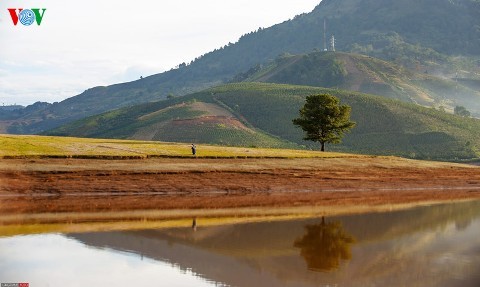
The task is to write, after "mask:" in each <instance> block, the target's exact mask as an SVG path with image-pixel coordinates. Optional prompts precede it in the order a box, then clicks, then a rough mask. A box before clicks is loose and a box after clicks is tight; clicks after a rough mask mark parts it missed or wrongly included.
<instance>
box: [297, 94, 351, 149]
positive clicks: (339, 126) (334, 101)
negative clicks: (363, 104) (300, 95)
mask: <svg viewBox="0 0 480 287" xmlns="http://www.w3.org/2000/svg"><path fill="white" fill-rule="evenodd" d="M350 111H351V107H350V106H347V105H340V100H339V99H338V98H336V97H334V96H331V95H328V94H322V95H310V96H307V98H306V103H305V105H304V106H303V107H302V108H301V109H300V117H299V118H296V119H294V120H293V124H294V125H297V126H299V127H301V128H302V129H303V130H304V131H305V137H304V138H303V139H304V140H311V141H316V142H319V143H320V144H321V150H322V151H325V143H340V142H341V139H342V137H343V136H344V134H345V132H347V131H349V130H350V129H352V128H353V127H354V126H355V123H354V122H351V121H350Z"/></svg>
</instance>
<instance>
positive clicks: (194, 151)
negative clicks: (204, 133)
mask: <svg viewBox="0 0 480 287" xmlns="http://www.w3.org/2000/svg"><path fill="white" fill-rule="evenodd" d="M196 154H197V147H196V146H195V144H192V155H196Z"/></svg>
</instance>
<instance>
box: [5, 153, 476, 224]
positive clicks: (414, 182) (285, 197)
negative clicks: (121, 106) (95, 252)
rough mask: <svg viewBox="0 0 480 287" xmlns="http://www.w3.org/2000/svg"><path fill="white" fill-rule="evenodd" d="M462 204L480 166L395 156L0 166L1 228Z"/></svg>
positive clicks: (13, 162)
mask: <svg viewBox="0 0 480 287" xmlns="http://www.w3.org/2000/svg"><path fill="white" fill-rule="evenodd" d="M463 199H480V168H479V167H475V166H467V165H458V164H450V163H438V162H424V161H413V160H405V159H399V158H393V157H365V158H330V159H178V158H176V159H145V160H83V159H2V160H0V221H1V217H2V216H3V217H5V216H12V215H17V216H20V215H29V214H52V213H62V214H65V213H92V212H93V213H97V214H101V213H102V212H107V211H109V212H122V211H140V210H142V211H145V210H195V209H202V210H215V209H225V208H229V209H231V208H234V209H241V208H252V207H253V208H260V209H261V208H266V207H269V208H271V207H276V208H285V207H302V206H310V207H312V206H325V207H334V206H339V207H342V208H345V207H348V206H352V207H354V206H372V207H374V206H380V205H395V204H397V205H398V204H411V203H425V202H433V201H434V202H443V201H453V200H463ZM99 212H100V213H99ZM164 216H166V215H164ZM90 220H91V219H90Z"/></svg>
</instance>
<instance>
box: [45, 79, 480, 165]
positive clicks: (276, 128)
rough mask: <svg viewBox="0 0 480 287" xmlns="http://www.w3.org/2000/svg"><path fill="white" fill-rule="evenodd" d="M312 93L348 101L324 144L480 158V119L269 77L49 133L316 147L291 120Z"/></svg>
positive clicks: (402, 153) (416, 154)
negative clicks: (339, 131) (347, 117)
mask: <svg viewBox="0 0 480 287" xmlns="http://www.w3.org/2000/svg"><path fill="white" fill-rule="evenodd" d="M318 93H330V94H333V95H335V96H338V97H339V98H340V100H341V102H342V103H346V104H348V105H350V106H351V107H352V119H353V120H354V121H355V122H356V123H357V126H356V128H354V129H353V130H352V132H351V133H350V134H347V136H346V137H345V138H344V141H343V143H342V144H341V145H338V146H332V145H329V146H328V145H327V150H328V149H329V150H334V151H343V152H356V153H365V154H380V155H400V156H406V157H411V158H425V159H426V158H428V159H446V160H455V159H471V158H477V157H479V156H480V133H479V132H478V131H480V120H477V119H472V118H462V117H458V116H454V115H450V114H447V113H445V112H441V111H438V110H435V109H430V108H424V107H420V106H418V105H415V104H409V103H403V102H400V101H396V100H391V99H385V98H383V97H377V96H371V95H365V94H360V93H355V92H347V91H342V90H338V89H326V88H316V87H308V86H293V85H283V84H268V83H236V84H229V85H224V86H219V87H216V88H212V89H209V90H206V91H203V92H199V93H194V94H191V95H188V96H185V97H182V98H174V99H170V100H167V101H161V102H156V103H150V104H145V105H140V106H135V107H131V108H125V109H120V110H116V111H112V112H109V113H105V114H102V115H99V116H94V117H90V118H87V119H85V120H81V121H77V122H75V123H73V124H69V125H66V126H63V127H61V128H58V129H55V130H53V131H50V132H48V134H50V135H69V136H78V137H103V138H110V137H111V138H124V139H152V140H168V141H183V142H197V143H200V142H204V143H212V144H226V145H235V146H249V145H253V146H269V147H284V146H295V145H302V146H304V147H306V148H314V149H317V148H318V146H316V145H315V144H313V143H311V142H305V141H303V140H302V137H303V134H302V131H301V130H299V129H298V128H296V127H294V126H293V124H292V119H293V118H295V117H296V116H297V115H298V110H299V108H300V107H301V106H302V105H303V103H304V100H305V97H306V96H307V95H311V94H318Z"/></svg>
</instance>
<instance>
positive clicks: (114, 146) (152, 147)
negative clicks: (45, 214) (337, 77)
mask: <svg viewBox="0 0 480 287" xmlns="http://www.w3.org/2000/svg"><path fill="white" fill-rule="evenodd" d="M0 146H1V147H2V148H1V149H0V158H3V159H19V158H34V159H35V158H60V159H68V158H73V159H147V158H192V157H193V156H192V154H191V150H190V144H185V143H166V142H154V141H138V140H113V139H91V138H73V137H54V136H36V135H35V136H32V135H30V136H28V135H27V136H26V135H2V134H0ZM196 157H197V158H207V159H208V158H213V159H222V158H225V159H229V158H233V159H235V158H335V157H363V156H362V155H356V154H345V153H337V152H319V151H309V150H293V149H277V148H253V147H251V148H249V147H225V146H215V145H207V144H205V145H203V144H197V156H196Z"/></svg>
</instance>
